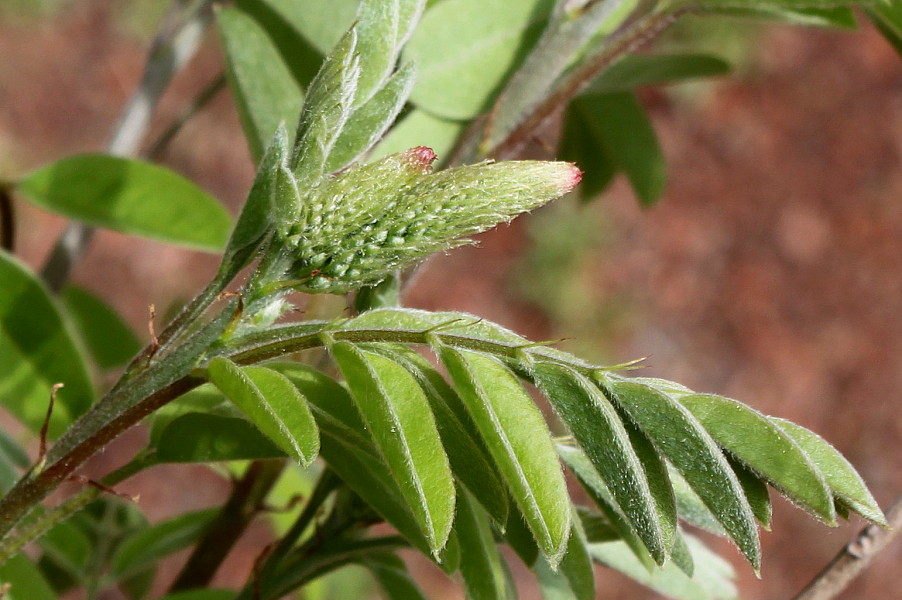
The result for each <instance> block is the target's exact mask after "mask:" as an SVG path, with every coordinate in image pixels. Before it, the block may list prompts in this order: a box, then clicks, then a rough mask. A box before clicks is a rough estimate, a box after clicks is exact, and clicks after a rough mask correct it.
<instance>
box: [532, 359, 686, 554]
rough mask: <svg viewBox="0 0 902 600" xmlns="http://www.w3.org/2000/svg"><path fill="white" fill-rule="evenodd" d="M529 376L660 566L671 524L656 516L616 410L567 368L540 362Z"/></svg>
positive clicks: (642, 472) (670, 518)
mask: <svg viewBox="0 0 902 600" xmlns="http://www.w3.org/2000/svg"><path fill="white" fill-rule="evenodd" d="M533 373H534V376H535V379H536V383H537V384H538V386H539V388H540V389H541V390H542V392H543V393H544V394H545V396H547V397H548V399H549V400H550V401H551V404H552V406H553V407H554V408H555V410H556V411H557V413H558V414H559V415H560V416H561V419H562V420H563V421H564V423H566V424H567V427H568V428H569V429H570V432H571V433H572V434H573V436H574V437H575V438H576V441H577V442H578V443H579V445H580V446H581V447H582V449H583V452H585V454H586V456H587V457H588V458H589V460H591V461H592V464H593V466H594V467H595V469H596V470H597V471H598V474H599V475H600V476H601V477H602V479H604V481H605V484H606V486H607V488H608V490H610V492H611V493H612V494H613V496H614V499H615V502H616V503H617V505H618V506H619V507H620V510H621V511H622V512H623V514H624V516H626V518H627V519H628V520H629V521H630V522H631V524H632V529H633V531H635V532H636V533H637V534H638V535H639V537H641V538H642V541H643V543H644V544H645V546H646V547H647V548H648V550H649V552H651V554H652V556H653V557H654V558H655V561H656V562H658V563H659V564H661V563H663V562H664V560H665V559H666V557H667V553H668V550H669V548H670V546H671V545H672V543H673V536H674V528H675V521H676V519H675V516H674V515H673V514H672V513H671V515H670V516H664V515H659V514H658V510H657V506H656V504H655V500H654V497H653V496H652V494H651V490H650V489H649V484H648V478H647V475H646V473H645V470H644V468H643V466H642V463H641V462H640V461H639V457H638V456H636V452H635V450H634V449H633V445H632V442H631V441H630V437H629V434H628V433H627V430H626V428H625V427H624V425H623V423H622V422H621V420H620V416H619V415H618V414H617V411H616V410H615V409H614V407H613V406H612V405H611V403H610V401H609V400H608V399H607V398H605V397H604V394H602V393H601V390H599V389H598V387H597V386H595V385H594V384H593V383H592V382H591V381H589V380H588V379H586V378H585V377H583V376H582V375H580V374H579V373H577V372H575V371H573V370H572V369H569V368H567V367H563V366H558V365H552V364H548V363H539V364H537V365H536V366H535V368H534V371H533Z"/></svg>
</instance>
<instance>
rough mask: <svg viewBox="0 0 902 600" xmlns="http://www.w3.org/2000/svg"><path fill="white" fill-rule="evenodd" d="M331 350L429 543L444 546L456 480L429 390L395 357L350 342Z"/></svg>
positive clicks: (434, 547) (332, 347) (437, 546)
mask: <svg viewBox="0 0 902 600" xmlns="http://www.w3.org/2000/svg"><path fill="white" fill-rule="evenodd" d="M330 352H331V353H332V356H333V357H334V358H335V362H336V363H338V366H339V368H340V369H341V372H342V375H344V377H345V380H346V381H347V383H348V387H349V388H350V390H351V394H352V395H353V397H354V399H355V401H356V404H357V407H358V409H359V410H360V414H361V416H362V417H363V420H364V422H365V423H366V426H367V428H368V430H369V431H370V433H371V435H372V437H373V441H374V442H375V443H376V446H377V447H378V448H379V451H380V453H381V454H382V456H383V457H384V458H385V461H386V463H387V464H388V466H389V468H390V469H391V471H392V474H393V476H394V478H395V480H396V481H397V483H398V485H399V487H400V489H401V491H402V493H403V494H404V497H405V499H406V500H407V502H408V504H409V506H410V508H411V509H412V511H413V513H414V515H416V517H417V520H418V522H419V524H420V527H421V528H422V529H423V533H424V534H425V535H426V539H427V540H428V541H429V545H430V547H431V548H432V549H433V550H434V551H437V550H440V549H441V548H442V547H443V546H444V545H445V542H446V541H447V539H448V535H449V534H450V532H451V525H452V522H453V520H454V496H455V493H454V481H453V478H452V476H451V468H450V466H449V464H448V458H447V456H446V455H445V451H444V448H443V447H442V442H441V436H440V435H439V432H438V428H437V427H436V425H435V420H434V418H433V416H432V411H431V410H430V408H429V401H428V400H427V398H426V395H425V393H424V392H423V390H422V389H421V388H420V386H419V384H418V383H417V381H416V379H415V378H414V376H413V375H411V374H410V373H409V372H408V371H407V370H406V369H405V368H404V367H402V366H401V365H399V364H398V363H396V362H394V361H392V360H390V359H387V358H385V357H383V356H379V355H377V354H373V353H370V352H365V351H361V350H360V349H358V348H356V347H355V346H353V345H352V344H348V343H337V344H333V345H331V347H330Z"/></svg>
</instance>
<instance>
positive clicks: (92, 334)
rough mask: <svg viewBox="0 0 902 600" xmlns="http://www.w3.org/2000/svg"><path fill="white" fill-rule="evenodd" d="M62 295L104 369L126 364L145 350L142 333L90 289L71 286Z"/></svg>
mask: <svg viewBox="0 0 902 600" xmlns="http://www.w3.org/2000/svg"><path fill="white" fill-rule="evenodd" d="M60 297H61V299H62V301H63V303H64V304H65V307H66V309H67V310H68V312H69V315H70V316H71V317H72V321H73V322H74V324H75V328H76V329H77V330H78V332H79V333H80V334H81V337H82V339H83V340H84V342H85V346H87V348H88V350H89V351H90V352H91V356H93V357H94V360H95V361H96V363H97V366H98V367H100V368H101V369H112V368H114V367H119V366H122V365H124V364H125V363H127V362H128V361H129V359H131V358H132V357H133V356H134V355H135V354H137V353H138V351H139V350H140V349H141V342H140V341H139V340H138V336H136V335H135V332H134V331H132V329H131V327H129V326H128V325H127V324H126V323H125V321H123V320H122V317H120V316H119V315H118V314H117V313H116V311H115V309H114V308H113V307H112V306H110V305H109V304H107V303H106V302H104V301H103V300H101V299H100V298H98V297H97V296H95V295H94V294H92V293H91V292H89V291H88V290H86V289H84V288H80V287H78V286H74V285H69V286H66V287H65V288H64V289H63V291H62V293H61V294H60Z"/></svg>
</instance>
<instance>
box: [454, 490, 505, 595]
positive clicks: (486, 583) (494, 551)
mask: <svg viewBox="0 0 902 600" xmlns="http://www.w3.org/2000/svg"><path fill="white" fill-rule="evenodd" d="M454 531H455V532H456V533H457V537H458V539H459V540H460V543H461V546H463V547H464V548H465V549H466V550H465V552H463V554H462V555H461V561H460V573H461V576H462V577H463V581H464V587H465V588H466V591H467V597H468V598H470V599H472V600H504V599H506V598H509V597H511V590H510V589H509V587H508V579H507V576H506V571H505V568H504V558H503V557H502V556H501V554H500V552H499V551H498V547H497V546H496V545H495V540H494V537H493V536H492V528H491V526H490V525H489V519H488V516H487V515H486V513H485V511H484V510H483V509H482V507H480V506H479V505H478V504H477V503H476V502H474V501H473V497H472V496H471V495H470V494H469V493H468V492H467V491H466V490H464V489H458V496H457V517H456V518H455V520H454Z"/></svg>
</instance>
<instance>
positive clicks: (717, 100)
mask: <svg viewBox="0 0 902 600" xmlns="http://www.w3.org/2000/svg"><path fill="white" fill-rule="evenodd" d="M112 5H113V4H112V3H106V2H103V1H101V0H94V1H91V0H86V1H82V2H75V3H71V6H69V8H67V9H66V10H64V11H61V12H59V13H57V14H55V15H54V16H53V17H50V18H47V19H43V20H33V19H18V18H4V19H3V20H2V21H0V176H2V177H3V178H5V179H9V178H14V177H16V176H17V175H21V174H23V173H25V172H27V171H28V170H29V169H31V168H33V167H36V166H39V165H41V164H43V163H46V162H49V161H51V160H54V159H57V158H61V157H63V156H66V155H68V154H72V153H75V152H85V151H99V150H101V149H102V148H103V145H104V143H105V141H106V139H107V137H108V136H109V134H110V132H111V130H112V128H113V127H114V124H115V121H116V118H117V117H118V115H119V114H120V112H121V109H122V106H123V104H124V102H125V100H126V99H127V97H128V95H129V93H130V92H131V90H132V89H133V88H134V86H135V85H136V83H137V79H138V77H139V75H140V72H141V67H142V65H143V61H144V56H145V52H146V47H147V39H146V38H142V37H141V36H140V35H135V34H134V32H130V31H129V30H127V29H123V28H122V27H121V26H120V24H119V22H118V21H117V19H116V18H114V15H113V14H112V9H111V6H112ZM739 26H740V25H739V24H737V27H739ZM220 69H221V59H220V56H219V53H218V49H217V43H216V39H215V36H213V35H210V36H209V39H208V40H207V42H206V43H205V45H204V47H203V49H202V51H201V52H200V54H199V55H198V56H197V58H196V59H195V60H194V61H193V63H192V64H191V65H190V66H189V69H188V71H189V73H190V75H189V76H181V77H179V78H178V79H177V80H176V82H175V84H174V85H173V87H172V89H171V90H170V91H169V92H167V94H166V96H165V97H164V100H163V102H162V104H161V107H160V110H159V114H158V116H157V118H156V119H155V130H156V131H160V130H161V129H162V127H164V126H165V124H166V123H168V121H169V120H170V119H171V118H173V117H174V116H175V115H176V114H177V113H178V112H179V111H180V110H181V109H182V107H184V106H185V105H186V104H187V103H188V102H189V101H190V99H191V98H192V97H193V95H194V94H196V93H197V91H198V90H200V89H201V88H202V87H203V86H204V85H205V84H206V83H207V82H209V81H210V80H212V79H213V78H214V77H215V76H216V74H217V73H218V72H219V70H220ZM642 97H643V100H644V101H645V104H646V106H647V107H648V108H649V109H650V113H651V116H652V119H653V121H654V124H655V126H656V129H657V131H658V133H659V135H660V138H661V142H662V145H663V148H664V151H665V154H666V156H667V160H668V170H669V177H670V182H669V185H668V188H667V193H666V195H665V198H664V199H663V200H662V201H661V202H660V203H659V204H658V205H657V206H656V207H654V208H652V209H647V210H642V209H640V208H639V207H638V206H637V204H636V201H635V199H634V198H633V197H632V194H631V192H630V191H629V189H628V187H627V186H626V185H625V184H624V183H623V182H622V181H620V182H617V183H616V184H615V185H614V187H613V188H612V190H611V191H610V192H609V193H608V194H606V195H605V196H604V197H603V198H602V199H600V200H599V201H597V202H595V203H593V204H591V205H588V206H585V207H583V208H581V209H579V210H582V211H587V212H586V214H591V215H593V218H596V219H600V221H601V222H603V223H604V228H605V231H607V232H609V233H608V234H607V235H606V236H605V240H604V243H603V244H600V245H595V246H593V247H592V248H591V252H589V251H586V252H583V253H582V254H581V255H580V256H581V258H580V265H581V267H580V269H579V272H578V277H580V286H579V290H580V293H581V294H582V295H584V297H583V298H581V300H582V301H583V304H582V305H581V306H585V307H592V306H597V307H604V306H610V305H611V303H612V302H614V303H616V304H618V305H620V306H628V307H629V308H628V310H627V311H625V312H626V314H627V317H618V318H615V319H612V318H611V317H610V314H608V315H607V316H605V314H603V311H602V313H600V314H599V315H598V316H591V315H588V316H584V318H585V319H588V320H590V321H592V322H593V323H594V324H595V326H596V327H597V328H598V329H600V330H604V328H605V327H609V328H610V336H608V337H607V338H606V339H605V340H604V341H603V342H599V350H598V352H599V355H600V356H602V357H603V358H604V359H605V360H608V361H610V362H622V361H626V360H629V359H632V358H636V357H641V356H649V357H650V358H649V360H648V361H647V362H648V363H649V364H650V365H651V366H650V368H649V369H648V370H647V371H644V372H643V373H642V374H643V375H654V376H662V377H666V378H669V379H673V380H676V381H679V382H681V383H684V384H686V385H688V386H690V387H692V388H694V389H698V390H701V391H709V392H714V393H719V394H724V395H727V396H731V397H735V398H738V399H741V400H742V401H744V402H746V403H748V404H750V405H752V406H753V407H755V408H757V409H759V410H761V411H762V412H765V413H767V414H773V415H777V416H781V417H785V418H789V419H791V420H794V421H797V422H799V423H801V424H803V425H805V426H807V427H809V428H811V429H813V430H815V431H817V432H819V433H820V434H822V435H823V436H824V437H826V438H827V439H828V440H830V441H831V442H833V443H834V444H835V445H836V446H837V447H838V448H839V449H840V450H841V451H842V452H843V453H844V454H845V455H846V456H847V457H848V458H849V459H850V460H851V462H852V463H853V464H854V465H855V466H856V467H857V468H858V469H859V470H860V472H861V473H862V475H863V476H864V478H865V480H866V481H867V482H868V483H869V485H870V486H871V489H872V490H873V491H874V493H875V496H876V498H877V500H878V501H879V502H880V503H881V505H882V506H884V507H885V506H887V505H888V504H889V503H890V502H891V501H892V500H893V499H894V498H895V497H896V496H897V495H899V494H900V492H902V471H900V469H899V460H900V457H902V410H900V390H902V170H900V166H902V160H900V159H902V61H900V60H899V57H898V55H897V54H896V53H895V52H894V51H893V49H892V48H891V47H890V46H889V45H888V44H887V43H886V42H885V41H884V40H883V39H882V38H881V37H880V36H879V35H878V34H877V33H876V32H875V31H874V30H873V29H872V28H870V27H868V26H863V28H862V29H861V30H860V31H857V32H851V33H850V32H834V31H822V30H813V29H795V28H787V27H774V28H772V29H768V30H767V31H766V32H765V33H763V34H761V36H760V37H759V38H758V39H757V41H756V43H755V44H754V46H753V48H752V49H751V51H750V56H749V57H748V66H747V68H746V69H744V72H743V76H742V77H727V78H725V79H723V80H722V81H720V82H719V83H717V84H716V85H714V86H712V87H710V88H709V89H708V90H707V92H706V93H705V97H704V100H703V101H698V102H685V101H682V100H680V99H679V98H675V97H674V96H673V95H670V94H667V93H664V92H660V91H655V90H652V91H647V92H644V93H643V95H642ZM150 137H151V138H153V137H154V136H153V135H151V136H150ZM163 162H165V163H166V164H168V165H170V166H172V167H173V168H175V169H176V170H177V171H179V172H181V173H183V174H184V175H186V176H187V177H189V178H191V179H192V180H194V181H196V182H198V183H199V184H200V185H201V186H202V187H204V188H205V189H207V190H208V191H210V192H211V193H212V194H214V195H215V196H216V197H218V198H220V199H221V200H222V201H223V202H224V203H225V204H226V205H227V206H228V207H229V208H230V210H231V211H232V212H233V214H234V213H235V212H237V209H238V207H239V205H240V202H241V200H242V199H243V197H244V194H245V193H246V190H247V188H248V186H249V182H250V178H251V176H252V167H251V165H250V161H249V159H248V154H247V150H246V147H245V145H244V141H243V138H242V135H241V132H240V128H239V126H238V121H237V117H236V115H235V111H234V108H233V107H232V105H231V103H230V100H229V99H228V97H227V95H226V94H222V95H220V96H219V97H217V99H216V100H214V101H213V102H212V103H211V104H210V105H209V106H208V107H207V108H206V109H205V110H204V111H203V112H201V113H200V114H199V115H198V116H197V117H196V118H194V119H193V120H192V121H190V122H189V124H188V125H187V126H186V127H185V128H184V130H183V131H182V132H181V133H180V134H179V136H178V137H177V138H176V139H175V141H174V143H173V144H172V146H171V147H170V148H169V150H168V151H167V153H166V155H165V157H164V160H163ZM582 166H583V168H586V169H590V168H592V167H591V165H582ZM16 209H17V220H18V226H17V239H16V245H17V247H16V251H17V253H18V254H19V255H20V256H22V257H23V258H24V260H26V261H27V262H28V263H29V264H31V265H33V266H36V267H37V266H38V265H40V264H41V263H42V261H43V260H44V258H45V257H46V255H47V252H48V250H49V248H50V247H51V246H52V244H53V242H54V240H55V239H56V237H57V235H58V233H59V232H60V231H61V227H62V226H63V221H62V219H59V218H57V217H54V216H51V215H47V214H45V213H41V212H39V211H37V210H34V209H31V208H29V207H28V206H27V205H25V204H24V203H21V202H19V203H17V204H16ZM532 218H535V217H529V218H524V219H520V220H518V221H516V222H514V224H513V225H512V226H510V227H503V228H501V229H499V230H497V231H494V232H490V233H489V234H486V235H484V236H482V237H481V239H480V245H479V247H478V248H475V247H472V248H471V247H467V248H462V249H460V250H456V251H454V252H453V253H451V254H449V255H447V256H441V257H437V258H435V259H433V260H431V261H430V262H429V263H428V264H427V265H426V266H425V267H424V268H423V269H421V270H420V272H419V275H418V277H417V279H416V281H415V283H414V285H413V286H412V287H411V288H410V289H409V292H408V294H407V297H406V304H408V305H409V306H414V307H421V308H427V309H453V310H463V311H468V312H472V313H476V314H479V315H481V316H484V317H485V318H487V319H491V320H494V321H498V322H500V323H502V324H504V325H506V326H508V327H511V328H513V329H516V330H518V331H521V332H523V333H524V334H527V335H528V336H530V337H531V338H533V339H553V338H556V337H562V336H574V335H576V336H578V335H580V331H573V330H569V331H568V330H566V326H567V322H562V320H561V319H560V318H559V316H557V315H554V314H549V312H548V311H547V310H544V309H545V307H543V306H540V305H539V304H536V303H535V302H530V301H528V300H527V299H525V297H524V295H523V293H522V289H523V288H524V286H526V287H528V286H529V281H526V282H525V283H524V281H523V280H522V279H521V280H520V281H519V282H517V281H515V274H516V273H517V272H522V271H523V269H522V264H523V261H524V260H525V258H524V256H526V255H527V254H528V253H529V251H530V250H529V248H530V241H529V235H530V233H529V232H530V223H529V220H530V219H532ZM215 263H216V261H215V258H214V257H210V256H205V255H199V254H196V253H190V252H186V251H182V250H178V249H174V248H170V247H166V246H163V245H160V244H156V243H153V242H147V241H140V240H139V241H136V240H134V239H131V238H126V237H124V236H121V235H118V234H115V233H109V232H100V233H99V234H98V235H97V237H96V239H95V241H94V243H93V245H92V246H91V249H90V251H89V252H88V254H87V256H86V257H85V260H84V261H83V263H82V264H81V265H80V266H79V267H78V269H77V271H76V273H75V280H76V281H77V282H79V283H80V284H82V285H84V286H86V287H88V288H90V289H92V290H93V291H95V292H97V293H98V294H100V295H102V296H103V297H104V298H106V299H107V300H108V301H109V302H110V303H112V304H113V305H114V306H115V307H116V308H117V309H118V310H119V311H120V312H121V313H122V314H123V315H124V316H125V317H126V319H127V320H128V321H129V322H130V323H131V324H133V325H134V327H135V328H136V330H138V331H140V332H142V335H144V331H145V327H146V321H147V305H148V304H151V303H153V304H156V306H157V307H165V306H167V305H170V304H172V303H175V302H178V301H182V300H184V299H186V298H188V297H189V296H190V295H191V294H192V293H193V292H194V291H195V290H197V289H198V288H199V287H200V286H201V285H202V284H203V283H204V282H205V278H207V277H209V276H210V274H211V272H212V271H213V269H214V268H215V266H216V264H215ZM517 290H521V291H520V292H518V291H517ZM527 296H528V295H527ZM588 310H589V308H585V309H584V311H588ZM621 312H622V311H621ZM570 322H571V323H572V320H571V321H570ZM593 358H596V357H593ZM139 438H140V434H135V435H133V436H131V437H128V436H127V437H126V439H125V440H124V441H122V442H120V444H123V447H126V446H128V445H129V444H132V445H134V444H137V443H139V442H140V439H139ZM130 440H131V441H130ZM111 456H115V449H114V450H110V451H108V452H107V453H106V457H107V458H104V459H102V460H101V461H100V462H99V463H97V464H95V466H94V468H95V469H97V470H98V472H100V471H102V469H104V468H106V467H107V466H108V464H107V463H109V465H112V464H114V459H113V458H110V457H111ZM104 460H105V461H107V462H106V463H104V462H103V461H104ZM126 487H128V489H127V490H126V491H128V492H129V493H136V492H139V493H141V495H142V501H141V507H142V509H143V510H144V511H145V512H146V513H147V514H148V516H149V518H150V519H151V520H158V519H161V518H164V517H166V516H168V515H172V514H174V513H175V512H178V511H179V510H182V509H184V508H185V507H194V508H200V507H204V506H209V505H212V504H213V503H215V502H216V501H217V499H220V498H222V497H224V495H225V494H227V493H228V484H227V482H226V481H224V480H223V479H221V478H220V477H218V476H216V475H214V474H212V473H210V472H209V471H207V470H206V469H204V468H202V467H194V468H179V469H168V468H167V469H161V470H160V471H154V472H152V473H148V474H144V475H142V476H140V477H138V478H136V479H135V480H134V481H132V482H129V483H128V484H127V486H126ZM861 526H862V523H861V522H860V521H859V520H853V522H852V523H851V524H850V525H848V526H843V527H840V528H837V529H833V530H830V529H827V528H824V527H823V526H821V525H820V524H818V523H817V522H815V521H814V520H813V519H811V518H809V517H807V516H806V515H804V514H803V513H802V512H801V511H798V510H795V509H794V508H792V507H791V506H790V505H789V504H788V503H786V502H784V501H782V500H776V501H775V518H774V524H773V532H771V533H764V534H763V544H764V557H765V558H764V567H763V570H762V571H763V579H761V580H757V579H755V577H754V575H753V574H752V572H751V569H750V568H748V567H747V566H746V565H744V564H742V562H741V560H740V559H739V558H738V555H737V554H736V552H735V551H733V550H732V549H731V548H729V547H728V546H726V545H725V544H720V543H719V542H718V541H716V540H715V541H713V542H712V543H713V544H714V545H715V546H717V547H718V548H719V549H720V550H722V551H723V552H724V553H725V555H726V556H727V557H728V558H729V559H730V560H731V561H732V562H733V563H734V564H735V565H736V569H737V572H738V577H739V584H740V589H741V592H742V597H743V598H746V599H749V600H765V599H768V600H769V599H776V598H790V597H791V596H792V595H793V594H794V593H796V592H797V591H798V590H799V589H800V588H801V587H802V585H804V583H805V582H806V581H808V580H809V579H810V578H811V577H812V576H814V574H815V573H817V571H818V570H819V569H820V568H821V567H822V566H823V565H824V564H826V562H827V561H828V560H829V559H830V558H831V557H832V556H833V555H834V554H835V553H836V552H837V551H838V550H839V549H840V548H841V547H842V545H843V544H844V543H846V542H847V541H848V539H849V538H850V537H851V536H852V535H853V534H854V533H855V532H856V531H857V530H858V529H859V528H860V527H861ZM249 538H250V539H249V540H247V541H246V543H245V544H243V545H242V547H241V548H242V550H241V551H240V552H239V553H238V555H237V556H235V557H234V558H233V559H232V561H231V562H230V563H229V566H228V567H227V568H225V569H223V572H222V573H221V574H220V576H219V580H218V581H219V583H221V584H223V585H228V584H234V585H237V584H240V583H241V581H242V579H243V577H244V574H245V573H247V569H248V568H249V566H250V564H251V563H252V561H253V559H254V557H255V556H256V552H258V551H259V548H260V545H261V543H262V542H263V540H265V539H266V532H265V529H264V528H262V527H258V528H256V529H254V530H252V531H251V533H250V534H249ZM899 564H902V545H900V543H899V542H898V541H897V542H896V543H895V544H894V545H893V546H891V547H890V548H889V549H888V550H887V551H886V552H884V554H883V555H882V556H881V557H880V558H879V559H878V560H877V561H876V562H875V564H874V566H873V567H872V569H871V570H870V571H869V572H867V574H866V575H865V576H864V577H863V578H861V579H860V580H859V581H858V582H857V583H855V584H854V585H853V586H852V587H851V588H849V590H847V591H846V592H845V593H844V595H843V596H842V597H843V598H847V599H857V598H863V599H876V600H882V599H885V600H892V599H895V598H902V589H900V586H899V583H898V573H897V572H896V571H897V567H898V565H899ZM894 565H895V566H894ZM167 569H168V570H167ZM167 569H164V570H163V572H162V573H161V580H165V578H166V577H167V576H171V574H172V573H174V572H175V569H177V565H176V564H173V565H171V566H170V567H167ZM418 572H420V573H421V575H422V576H423V577H424V578H425V579H426V580H428V583H431V585H432V587H431V590H432V591H431V597H435V598H457V597H460V592H459V590H457V588H455V587H454V586H451V585H449V584H447V583H444V582H442V581H441V580H440V578H438V577H437V576H436V575H435V572H434V571H432V570H430V569H429V568H428V567H418ZM601 577H602V579H601V581H602V583H601V584H600V588H601V590H603V592H604V596H603V597H605V598H624V599H626V598H635V599H639V598H651V597H654V594H652V593H650V592H648V591H646V590H644V589H641V588H638V587H636V586H633V585H632V584H630V583H629V582H628V581H626V580H625V578H623V577H621V576H619V575H617V574H615V573H611V572H605V573H604V574H603V575H601ZM160 585H162V583H160ZM533 587H534V586H532V585H531V584H530V583H529V581H528V580H526V579H523V580H522V590H523V597H525V598H537V597H538V595H537V592H536V591H535V590H534V589H532V588H533ZM111 597H112V596H111ZM599 597H602V596H601V595H600V596H599Z"/></svg>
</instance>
